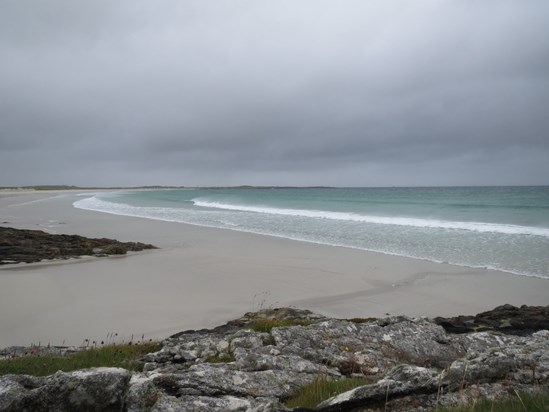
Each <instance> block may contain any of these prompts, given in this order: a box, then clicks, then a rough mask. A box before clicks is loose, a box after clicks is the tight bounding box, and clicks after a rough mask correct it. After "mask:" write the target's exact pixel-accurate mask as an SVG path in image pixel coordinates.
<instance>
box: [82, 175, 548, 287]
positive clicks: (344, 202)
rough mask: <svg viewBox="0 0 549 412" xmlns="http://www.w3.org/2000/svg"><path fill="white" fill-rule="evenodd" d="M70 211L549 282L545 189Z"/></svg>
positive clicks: (289, 197) (107, 202) (115, 200)
mask: <svg viewBox="0 0 549 412" xmlns="http://www.w3.org/2000/svg"><path fill="white" fill-rule="evenodd" d="M74 206H75V207H77V208H80V209H86V210H94V211H99V212H105V213H112V214H116V215H125V216H135V217H141V218H147V219H157V220H163V221H169V222H174V223H178V222H179V223H187V224H192V225H200V226H208V227H215V228H220V229H229V230H238V231H242V232H250V233H258V234H263V235H270V236H277V237H283V238H288V239H294V240H299V241H305V242H312V243H319V244H325V245H332V246H339V247H347V248H354V249H362V250H368V251H374V252H380V253H385V254H389V255H398V256H406V257H411V258H415V259H424V260H429V261H433V262H444V263H450V264H454V265H460V266H466V267H473V268H487V269H496V270H500V271H505V272H509V273H513V274H516V275H524V276H535V277H541V278H549V186H528V187H527V186H519V187H501V186H498V187H414V188H411V187H390V188H324V187H314V188H282V187H273V188H270V187H269V188H266V187H260V188H258V187H238V188H184V189H169V190H135V191H132V190H129V191H123V192H104V193H95V194H86V195H83V196H82V198H81V199H79V200H78V201H76V202H75V203H74Z"/></svg>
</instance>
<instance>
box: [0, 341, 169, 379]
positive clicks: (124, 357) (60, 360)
mask: <svg viewBox="0 0 549 412" xmlns="http://www.w3.org/2000/svg"><path fill="white" fill-rule="evenodd" d="M159 349H160V348H159V345H158V343H156V342H148V343H140V344H132V345H130V344H119V345H115V344H113V345H106V346H103V347H99V348H90V349H85V350H82V351H78V352H75V353H72V354H70V355H67V356H32V355H31V356H22V357H17V358H13V359H2V360H0V376H2V375H7V374H17V375H33V376H48V375H51V374H53V373H55V372H57V371H63V372H70V371H74V370H78V369H86V368H94V367H101V366H108V367H120V368H124V369H128V370H134V371H140V370H142V368H143V364H142V363H141V362H140V361H139V359H140V358H141V357H142V356H143V355H145V354H147V353H150V352H155V351H157V350H159Z"/></svg>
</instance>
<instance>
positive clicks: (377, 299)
mask: <svg viewBox="0 0 549 412" xmlns="http://www.w3.org/2000/svg"><path fill="white" fill-rule="evenodd" d="M80 193H82V191H78V192H58V193H56V192H48V193H44V192H39V193H15V192H3V193H0V224H2V225H4V226H11V227H16V228H21V229H41V230H46V231H49V232H51V233H67V234H79V235H82V236H90V237H109V238H114V239H117V240H121V241H139V242H144V243H152V244H154V245H156V246H159V247H160V248H161V249H159V250H153V251H145V252H138V253H135V254H131V255H128V256H122V257H109V258H82V259H74V260H70V261H54V262H45V263H42V262H41V263H37V264H30V265H25V264H20V265H9V266H2V267H0V347H5V346H10V345H29V344H31V343H34V344H38V343H39V342H40V344H42V345H46V344H48V343H50V344H52V345H54V344H55V345H58V344H63V343H64V344H80V343H82V341H83V340H84V339H90V340H97V341H101V340H105V339H106V338H107V335H109V336H110V334H111V333H117V334H118V339H119V340H120V341H121V340H122V339H125V340H128V339H131V336H132V334H133V335H134V339H136V338H137V339H141V336H142V335H144V336H145V339H149V338H162V337H166V336H168V335H170V334H172V333H176V332H179V331H182V330H185V329H196V328H203V327H213V326H217V325H219V324H222V323H224V322H226V321H228V320H230V319H234V318H237V317H239V316H241V315H242V314H243V313H245V312H247V311H252V310H257V309H259V308H261V307H271V306H272V307H276V306H295V307H300V308H306V309H310V310H313V311H316V312H319V313H322V314H325V315H329V316H335V317H341V318H345V317H370V316H384V315H385V314H387V313H389V314H391V315H399V314H404V315H408V316H438V315H441V316H447V315H457V314H474V313H477V312H480V311H483V310H488V309H492V308H493V307H495V306H498V305H501V304H504V303H511V304H514V305H522V304H528V305H547V304H549V280H547V279H538V278H531V277H522V276H516V275H511V274H508V273H504V272H498V271H493V270H483V269H471V268H465V267H459V266H453V265H446V264H438V263H432V262H427V261H421V260H416V259H408V258H402V257H397V256H388V255H383V254H379V253H372V252H365V251H360V250H353V249H346V248H341V247H332V246H323V245H317V244H311V243H305V242H297V241H292V240H287V239H281V238H275V237H269V236H261V235H254V234H248V233H241V232H236V231H229V230H221V229H211V228H205V227H198V226H191V225H186V224H180V223H170V222H161V221H155V220H149V219H140V218H132V217H125V216H115V215H109V214H105V213H97V212H90V211H84V210H80V209H76V208H74V207H73V206H72V203H73V202H74V201H76V200H77V199H79V196H78V195H79V194H80ZM5 222H8V223H5Z"/></svg>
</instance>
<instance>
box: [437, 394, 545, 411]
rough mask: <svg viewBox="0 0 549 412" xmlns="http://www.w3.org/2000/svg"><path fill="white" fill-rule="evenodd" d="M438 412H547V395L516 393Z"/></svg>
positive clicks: (441, 409)
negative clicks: (506, 397) (505, 397)
mask: <svg viewBox="0 0 549 412" xmlns="http://www.w3.org/2000/svg"><path fill="white" fill-rule="evenodd" d="M438 411H439V412H494V411H497V412H547V411H549V393H541V394H529V393H516V396H512V397H510V398H508V399H503V400H496V401H492V400H489V399H482V400H480V401H478V402H474V403H472V404H469V405H462V406H456V407H452V408H439V409H438Z"/></svg>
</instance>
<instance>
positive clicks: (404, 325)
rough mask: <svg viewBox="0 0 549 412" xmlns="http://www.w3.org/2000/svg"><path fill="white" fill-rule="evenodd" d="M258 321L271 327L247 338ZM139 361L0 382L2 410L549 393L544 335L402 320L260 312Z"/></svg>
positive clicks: (454, 399) (247, 406)
mask: <svg viewBox="0 0 549 412" xmlns="http://www.w3.org/2000/svg"><path fill="white" fill-rule="evenodd" d="M521 309H523V311H526V307H524V308H521ZM499 313H503V312H501V311H500V312H499ZM536 313H537V312H536ZM492 317H493V318H494V320H495V318H496V317H497V316H496V315H495V314H494V315H493V316H492ZM265 320H271V321H274V323H273V324H274V325H275V326H274V327H272V329H270V330H268V331H256V330H254V329H256V328H255V325H256V324H257V321H265ZM282 321H284V324H285V325H286V326H276V325H277V324H278V323H277V322H282ZM292 325H293V326H292ZM3 353H4V355H7V354H9V353H10V351H9V349H7V350H5V351H4V352H3ZM1 355H2V352H0V356H1ZM142 361H143V362H144V368H143V369H144V371H143V372H128V371H125V370H123V369H117V368H95V369H89V370H86V371H77V372H70V373H57V374H55V375H52V376H49V377H45V378H36V377H30V376H14V375H8V376H4V377H0V411H1V412H4V411H20V410H29V411H30V410H33V411H34V410H38V411H42V410H44V411H45V410H56V411H72V410H82V411H99V410H118V411H204V412H206V411H255V412H259V411H265V412H267V411H271V412H272V411H288V410H290V409H288V408H287V407H286V406H285V405H284V402H285V400H286V399H288V398H289V397H291V396H292V395H294V394H295V393H296V392H297V391H299V389H300V388H301V387H303V386H304V385H306V384H308V383H310V382H313V381H314V380H315V379H318V378H319V377H321V378H322V379H327V380H338V379H346V378H348V377H362V378H365V379H366V380H367V382H370V383H368V384H365V385H363V386H360V387H358V388H356V389H353V390H351V391H348V392H345V393H343V394H340V395H336V396H334V397H332V398H330V399H328V400H326V401H324V402H322V403H321V404H320V405H318V406H317V407H316V408H315V409H314V410H316V411H324V412H328V411H330V412H331V411H355V412H359V411H410V410H422V411H434V410H436V409H437V407H438V406H440V405H455V404H457V403H459V402H466V401H473V400H478V399H481V398H500V397H505V396H508V395H509V394H510V393H511V394H513V393H515V391H517V392H520V391H525V392H535V391H541V392H545V393H547V392H549V331H548V330H543V329H542V330H536V331H534V332H533V333H531V334H529V335H525V336H518V335H512V334H503V333H501V332H499V331H492V330H490V331H481V332H468V333H462V334H454V333H448V332H447V331H445V330H444V328H443V327H442V326H440V325H439V324H437V323H436V322H434V321H433V320H430V319H426V318H417V319H413V318H408V317H405V316H398V317H388V318H384V319H369V320H365V319H359V320H358V321H356V320H355V321H351V320H340V319H331V318H327V317H324V316H321V315H317V314H314V313H312V312H309V311H302V310H298V309H290V308H281V309H269V310H261V311H259V312H255V313H248V314H246V315H245V316H244V317H242V318H240V319H237V320H234V321H231V322H229V323H227V324H226V325H224V326H220V327H218V328H214V329H211V330H207V329H205V330H199V331H186V332H182V333H179V334H177V335H173V336H172V337H170V338H168V339H165V340H164V341H163V342H162V343H161V349H160V350H159V351H157V352H154V353H150V354H147V355H145V356H144V358H143V359H142ZM33 408H34V409H33ZM301 410H305V409H301Z"/></svg>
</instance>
